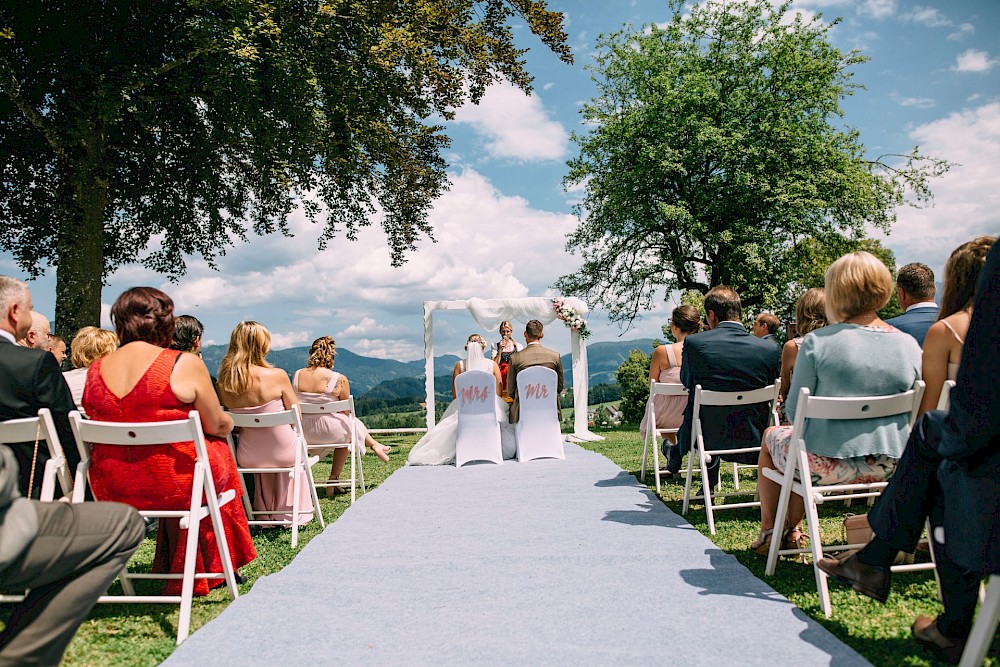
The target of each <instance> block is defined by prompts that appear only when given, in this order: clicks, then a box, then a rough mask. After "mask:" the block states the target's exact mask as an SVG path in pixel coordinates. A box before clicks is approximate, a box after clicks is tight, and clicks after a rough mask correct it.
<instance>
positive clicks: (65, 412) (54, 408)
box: [35, 354, 80, 472]
mask: <svg viewBox="0 0 1000 667" xmlns="http://www.w3.org/2000/svg"><path fill="white" fill-rule="evenodd" d="M35 398H36V399H37V401H38V407H39V408H48V409H49V410H50V411H51V412H52V421H53V422H55V425H56V433H57V434H58V435H59V444H61V445H62V448H63V454H65V456H66V463H68V464H69V467H70V470H71V471H73V472H75V471H76V465H77V464H78V463H79V462H80V454H79V452H78V451H77V448H76V442H75V440H74V438H73V431H72V429H71V428H70V425H69V413H70V412H72V411H73V410H76V403H75V402H74V401H73V394H72V393H71V392H70V390H69V385H67V384H66V378H64V377H63V374H62V370H61V369H60V368H59V363H58V362H57V361H56V358H55V357H54V356H52V355H51V354H46V355H43V356H41V357H40V361H39V363H38V365H37V366H36V368H35Z"/></svg>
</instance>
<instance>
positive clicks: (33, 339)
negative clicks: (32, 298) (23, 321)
mask: <svg viewBox="0 0 1000 667" xmlns="http://www.w3.org/2000/svg"><path fill="white" fill-rule="evenodd" d="M51 338H52V327H51V325H50V324H49V318H47V317H45V316H44V315H42V314H41V313H38V312H35V311H31V326H30V327H29V329H28V331H27V333H25V334H24V338H21V339H19V340H18V341H17V342H18V343H19V344H20V345H22V346H24V347H31V348H34V349H36V350H45V351H46V352H48V351H49V348H50V347H52V341H51Z"/></svg>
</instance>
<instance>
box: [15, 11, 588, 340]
mask: <svg viewBox="0 0 1000 667" xmlns="http://www.w3.org/2000/svg"><path fill="white" fill-rule="evenodd" d="M515 21H523V22H524V23H526V24H527V26H528V28H529V29H530V30H531V31H532V32H533V33H535V34H536V35H537V36H538V37H540V38H541V40H542V42H543V43H544V44H546V45H547V46H548V47H549V48H551V49H552V50H553V51H555V52H556V53H557V54H558V56H559V57H560V58H561V59H563V60H564V61H566V62H571V61H572V57H571V54H570V52H569V49H568V46H567V45H566V35H565V33H564V31H563V27H562V15H561V14H558V13H555V12H550V11H548V10H547V9H546V4H545V0H325V1H324V0H270V1H269V2H259V1H256V0H51V1H49V0H46V2H40V1H39V0H24V1H23V2H22V1H18V2H5V3H0V155H3V158H4V160H3V166H2V172H0V248H3V249H4V250H7V251H9V252H11V253H13V255H14V256H15V258H16V259H17V261H18V263H19V265H20V266H21V267H22V268H23V269H24V270H25V271H27V272H28V273H29V274H31V275H38V274H40V273H42V272H44V271H45V270H46V268H47V266H49V265H54V266H55V267H56V272H57V273H56V281H57V300H56V320H57V325H58V329H59V331H60V332H61V333H62V334H63V335H64V336H65V335H67V334H70V333H72V332H73V331H74V330H75V329H76V328H77V327H78V326H81V325H84V324H97V323H98V320H99V314H100V302H101V301H100V291H101V290H100V288H101V285H102V280H103V279H104V278H106V277H107V276H108V275H109V274H110V273H111V272H113V271H114V270H115V269H116V268H118V267H120V266H122V265H124V264H128V263H132V262H137V261H141V262H142V263H143V264H145V265H146V266H147V267H149V268H152V269H154V270H156V271H160V272H163V273H166V274H168V275H169V276H171V277H176V276H178V275H181V274H182V273H183V272H184V270H185V263H184V258H185V256H186V255H191V254H198V255H201V256H203V257H204V258H205V259H206V260H207V261H208V262H209V263H212V262H213V260H214V259H215V258H216V257H217V256H218V255H219V254H222V253H224V252H225V249H226V247H227V246H228V245H230V244H231V243H232V241H233V239H235V238H245V235H246V233H247V231H248V229H250V230H252V231H253V232H256V233H267V232H273V231H276V230H278V231H282V232H287V228H286V218H287V216H288V215H289V213H290V212H291V211H292V210H293V209H294V208H295V207H296V206H299V205H301V206H302V207H303V208H304V210H305V211H306V213H307V214H308V215H309V216H310V217H311V218H312V219H313V220H314V221H320V222H325V228H324V231H323V234H322V236H321V240H320V243H321V244H326V243H327V242H328V241H329V240H330V239H331V238H333V237H334V235H336V234H338V233H342V234H344V235H346V236H347V237H348V238H352V237H353V236H354V235H355V233H356V231H357V230H358V228H359V227H361V226H364V225H368V224H370V221H371V220H372V219H373V218H374V219H378V218H380V220H381V224H382V227H383V228H384V230H385V233H386V235H387V238H388V243H389V246H390V248H391V251H392V261H393V262H394V263H395V264H399V263H401V262H402V261H403V260H404V253H405V252H407V251H408V250H412V249H413V248H414V243H415V241H416V239H417V238H418V237H419V235H421V234H428V235H430V234H431V229H430V227H429V225H428V221H427V214H428V211H429V208H430V206H431V204H432V202H433V201H434V199H435V198H436V197H437V196H439V195H440V194H441V192H442V191H443V190H444V189H445V188H447V176H446V174H445V167H446V166H447V165H446V164H445V161H444V159H443V157H442V150H443V149H444V148H445V147H446V146H447V145H448V137H447V136H446V134H445V133H444V128H443V127H442V125H441V120H442V119H448V118H450V117H451V116H452V113H453V110H454V109H455V108H456V107H458V106H460V105H462V104H464V103H465V102H466V101H468V100H470V99H471V100H472V101H478V100H479V99H480V98H481V96H482V94H483V92H484V89H485V88H486V86H488V85H489V84H490V83H492V82H493V81H496V80H498V79H506V80H508V81H511V82H513V83H514V84H516V85H518V86H520V87H521V88H522V89H525V90H530V82H531V77H530V76H529V75H528V73H527V72H526V70H525V68H524V61H523V59H522V54H523V49H519V48H518V47H517V45H516V44H515V42H514V39H513V31H512V24H513V23H514V22H515Z"/></svg>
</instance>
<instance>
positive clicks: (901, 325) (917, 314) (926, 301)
mask: <svg viewBox="0 0 1000 667" xmlns="http://www.w3.org/2000/svg"><path fill="white" fill-rule="evenodd" d="M936 292H937V288H936V286H935V285H934V272H933V271H931V268H930V267H929V266H927V265H926V264H921V263H920V262H914V263H912V264H907V265H906V266H902V267H900V269H899V271H897V272H896V298H897V300H898V301H899V307H900V308H902V309H903V314H902V315H898V316H896V317H893V318H891V319H889V320H886V322H887V323H888V324H891V325H892V326H894V327H896V328H897V329H899V330H900V331H903V332H905V333H908V334H910V335H911V336H913V337H914V338H915V339H916V340H917V343H918V344H919V345H923V344H924V337H925V336H927V330H928V329H929V328H930V326H931V325H932V324H934V322H936V321H937V319H938V305H937V304H936V303H934V294H935V293H936Z"/></svg>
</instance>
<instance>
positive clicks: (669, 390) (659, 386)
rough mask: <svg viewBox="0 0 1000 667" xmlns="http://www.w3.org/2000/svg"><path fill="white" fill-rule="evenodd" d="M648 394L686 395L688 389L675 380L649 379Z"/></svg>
mask: <svg viewBox="0 0 1000 667" xmlns="http://www.w3.org/2000/svg"><path fill="white" fill-rule="evenodd" d="M649 394H650V396H687V394H688V390H687V387H685V386H684V385H682V384H677V383H676V382H657V381H656V380H650V381H649Z"/></svg>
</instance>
